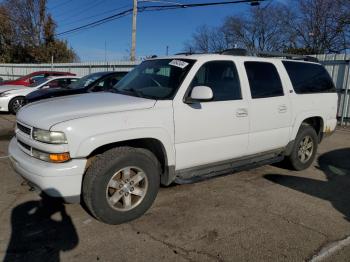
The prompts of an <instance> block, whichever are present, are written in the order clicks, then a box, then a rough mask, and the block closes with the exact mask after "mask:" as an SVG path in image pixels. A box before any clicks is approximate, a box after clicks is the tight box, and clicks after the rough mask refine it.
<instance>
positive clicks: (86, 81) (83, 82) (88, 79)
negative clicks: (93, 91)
mask: <svg viewBox="0 0 350 262" xmlns="http://www.w3.org/2000/svg"><path fill="white" fill-rule="evenodd" d="M105 74H106V73H94V74H90V75H87V76H84V77H82V78H80V79H79V80H78V81H76V82H74V83H72V84H70V85H69V86H68V88H70V89H80V88H84V87H87V86H88V85H90V84H91V83H93V82H95V81H96V80H97V79H99V78H101V77H102V76H104V75H105Z"/></svg>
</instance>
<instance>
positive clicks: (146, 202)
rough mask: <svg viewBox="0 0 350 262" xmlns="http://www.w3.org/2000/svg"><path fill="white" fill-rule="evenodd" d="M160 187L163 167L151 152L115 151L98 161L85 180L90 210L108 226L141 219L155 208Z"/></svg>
mask: <svg viewBox="0 0 350 262" xmlns="http://www.w3.org/2000/svg"><path fill="white" fill-rule="evenodd" d="M159 184H160V164H159V162H158V160H157V159H156V157H155V156H154V155H153V154H152V153H151V152H150V151H148V150H145V149H140V148H131V147H120V148H115V149H111V150H109V151H107V152H105V153H103V154H102V155H99V156H98V157H97V159H95V160H94V162H93V164H92V166H91V167H90V168H89V169H88V171H87V173H86V175H85V177H84V181H83V200H84V202H85V204H86V206H87V207H88V209H89V211H90V212H91V213H92V214H93V215H94V216H95V217H96V218H97V219H99V220H101V221H103V222H105V223H108V224H120V223H124V222H127V221H130V220H133V219H136V218H138V217H140V216H141V215H142V214H144V213H145V212H146V211H147V210H148V209H149V208H150V207H151V205H152V203H153V201H154V199H155V198H156V196H157V193H158V189H159Z"/></svg>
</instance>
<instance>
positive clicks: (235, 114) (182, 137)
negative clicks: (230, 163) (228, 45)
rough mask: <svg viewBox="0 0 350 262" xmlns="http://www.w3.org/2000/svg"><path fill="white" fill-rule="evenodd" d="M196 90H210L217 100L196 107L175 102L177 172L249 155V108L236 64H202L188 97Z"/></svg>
mask: <svg viewBox="0 0 350 262" xmlns="http://www.w3.org/2000/svg"><path fill="white" fill-rule="evenodd" d="M195 86H208V87H210V88H211V89H212V91H213V95H214V97H213V100H212V101H208V102H201V103H195V104H186V103H184V102H183V101H181V102H180V101H177V102H174V119H175V149H176V169H177V170H181V169H186V168H189V167H195V166H201V165H205V164H210V163H213V162H219V161H224V160H229V159H233V158H237V157H240V156H244V155H245V154H246V152H247V146H248V131H249V120H248V104H247V101H246V99H245V98H244V97H243V96H242V92H241V85H240V81H239V77H238V73H237V69H236V66H235V64H234V63H233V61H211V62H207V63H205V64H203V65H202V66H201V67H200V68H199V70H198V72H197V73H196V75H195V77H194V78H193V80H192V82H191V84H190V86H189V90H188V91H189V92H187V93H188V95H190V93H191V90H192V88H193V87H195Z"/></svg>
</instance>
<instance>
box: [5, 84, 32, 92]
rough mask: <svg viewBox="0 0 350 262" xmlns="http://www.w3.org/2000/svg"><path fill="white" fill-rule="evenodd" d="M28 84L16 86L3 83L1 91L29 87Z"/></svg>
mask: <svg viewBox="0 0 350 262" xmlns="http://www.w3.org/2000/svg"><path fill="white" fill-rule="evenodd" d="M27 88H28V87H26V86H16V85H2V86H0V93H2V92H6V91H11V90H19V89H27Z"/></svg>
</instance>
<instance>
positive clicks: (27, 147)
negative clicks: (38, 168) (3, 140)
mask: <svg viewBox="0 0 350 262" xmlns="http://www.w3.org/2000/svg"><path fill="white" fill-rule="evenodd" d="M17 142H18V144H20V145H21V146H22V147H24V148H25V149H27V150H28V151H31V149H32V148H31V147H30V146H29V145H27V144H25V143H23V142H22V141H20V140H18V139H17Z"/></svg>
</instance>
